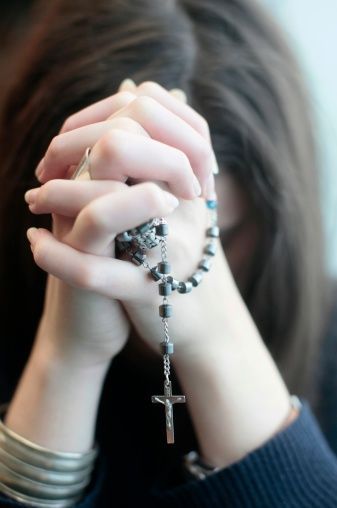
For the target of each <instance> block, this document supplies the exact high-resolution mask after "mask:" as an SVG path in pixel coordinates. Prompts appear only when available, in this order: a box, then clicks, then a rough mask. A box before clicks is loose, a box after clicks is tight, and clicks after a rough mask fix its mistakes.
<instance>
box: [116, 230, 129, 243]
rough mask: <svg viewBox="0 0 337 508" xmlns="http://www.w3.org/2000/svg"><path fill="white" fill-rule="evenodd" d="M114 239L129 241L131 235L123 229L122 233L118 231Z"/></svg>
mask: <svg viewBox="0 0 337 508" xmlns="http://www.w3.org/2000/svg"><path fill="white" fill-rule="evenodd" d="M116 240H117V241H118V242H131V240H132V236H131V235H129V233H128V232H127V231H124V233H120V234H119V235H117V236H116Z"/></svg>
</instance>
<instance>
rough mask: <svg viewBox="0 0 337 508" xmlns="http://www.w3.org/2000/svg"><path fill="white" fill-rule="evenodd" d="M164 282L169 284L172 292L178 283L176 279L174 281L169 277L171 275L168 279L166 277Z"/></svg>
mask: <svg viewBox="0 0 337 508" xmlns="http://www.w3.org/2000/svg"><path fill="white" fill-rule="evenodd" d="M166 280H167V282H169V283H170V284H171V286H172V291H174V290H175V289H177V287H178V286H179V281H178V280H177V279H174V278H173V277H171V275H169V276H168V277H166Z"/></svg>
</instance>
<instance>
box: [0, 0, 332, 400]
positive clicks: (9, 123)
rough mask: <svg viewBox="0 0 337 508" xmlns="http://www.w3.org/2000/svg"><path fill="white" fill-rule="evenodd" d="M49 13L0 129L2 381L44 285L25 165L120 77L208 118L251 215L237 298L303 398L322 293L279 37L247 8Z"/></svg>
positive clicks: (88, 5)
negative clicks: (254, 220)
mask: <svg viewBox="0 0 337 508" xmlns="http://www.w3.org/2000/svg"><path fill="white" fill-rule="evenodd" d="M51 4H52V8H51V9H48V12H47V13H46V15H45V17H44V19H43V22H42V24H41V26H39V27H38V28H37V29H36V30H34V31H33V33H32V35H31V37H30V39H29V40H28V41H27V44H26V46H27V49H26V50H22V55H21V58H20V61H19V65H18V72H17V80H16V83H15V86H13V87H12V89H11V92H10V94H9V96H8V101H7V107H6V111H5V114H4V117H3V122H2V125H1V132H0V135H1V152H0V167H1V190H0V192H1V197H0V202H1V204H0V206H1V208H0V233H1V252H0V269H1V280H2V287H1V300H2V301H1V310H2V312H3V317H2V329H3V333H4V338H5V347H6V355H5V356H6V365H5V366H4V368H5V369H7V371H8V379H9V380H10V384H11V383H13V384H14V383H15V381H16V380H17V377H18V374H19V372H20V370H21V369H22V367H23V365H24V363H25V362H26V360H27V355H28V354H29V350H30V347H31V343H32V340H33V337H34V334H35V329H36V326H37V323H38V320H39V317H40V314H41V310H42V304H43V297H44V286H45V280H46V274H45V273H43V272H42V271H41V270H40V269H39V268H37V267H36V266H35V264H34V261H33V259H32V256H31V252H30V249H29V246H28V242H27V240H26V237H25V230H26V229H27V228H28V227H29V226H32V225H36V226H43V227H48V228H50V216H42V217H41V216H38V217H36V216H35V217H33V216H32V215H31V214H30V213H29V211H28V210H27V207H26V205H25V203H24V200H23V193H24V190H25V189H26V188H29V187H32V186H35V185H36V180H35V179H34V168H35V166H36V164H37V163H38V161H39V160H40V158H41V157H42V155H43V153H44V151H45V150H46V148H47V146H48V144H49V142H50V141H51V139H52V137H53V136H55V135H56V134H57V132H58V130H59V128H60V127H61V125H62V123H63V122H64V120H65V119H66V118H67V117H68V116H69V115H70V114H71V113H73V112H75V111H77V110H79V109H80V108H82V107H84V106H86V105H88V104H90V103H92V102H94V101H97V100H99V99H101V98H103V97H106V96H108V95H111V94H112V93H115V92H116V90H117V87H118V85H119V84H120V82H121V81H122V80H123V79H124V78H125V77H129V78H133V79H134V80H135V82H136V83H140V82H142V81H144V80H153V81H157V82H159V83H160V84H162V85H163V86H164V87H166V88H167V89H170V88H173V87H179V88H182V89H184V90H185V91H186V93H187V95H188V100H189V103H190V104H191V105H192V106H193V107H194V108H195V109H196V110H197V111H199V112H200V113H201V114H202V115H203V116H204V117H205V118H206V119H207V120H208V122H209V125H210V129H211V134H212V140H213V144H214V147H215V151H216V154H217V158H218V161H219V164H220V167H221V171H226V172H229V173H230V174H231V175H233V177H234V178H235V179H236V180H237V181H238V182H239V183H240V185H241V186H243V188H244V189H245V190H246V192H247V193H248V194H249V196H250V198H251V200H252V203H253V207H254V212H256V213H257V215H258V217H259V218H260V239H259V244H258V246H257V251H256V255H255V257H254V262H253V263H252V268H251V273H250V277H249V280H248V281H247V284H246V286H245V288H243V289H242V295H243V298H244V299H245V302H246V304H247V306H248V308H249V309H250V311H251V313H252V315H253V317H254V320H255V322H256V324H257V326H258V328H259V330H260V333H261V335H262V337H263V339H264V341H265V343H266V345H267V346H268V348H269V349H270V351H271V353H272V355H273V357H274V359H275V361H276V362H277V364H278V366H279V368H280V370H281V373H282V375H283V377H284V379H285V381H286V382H287V384H288V387H289V389H290V390H292V391H294V392H296V393H297V394H301V393H305V390H306V389H308V384H307V381H308V379H309V378H310V375H311V374H312V372H313V371H312V367H313V364H314V362H315V360H317V356H316V355H317V351H318V344H319V339H320V338H321V337H322V333H323V327H324V324H325V320H326V311H327V300H326V294H327V293H326V291H327V288H328V286H327V283H326V280H325V276H324V269H323V249H322V245H323V241H322V233H321V218H320V212H319V206H318V184H317V172H316V166H315V153H314V148H313V147H314V143H313V136H312V131H311V127H310V118H309V117H308V104H307V102H306V100H305V96H304V92H303V89H302V85H301V79H300V73H299V71H298V68H297V66H296V64H295V63H294V60H293V58H292V56H291V54H290V53H289V51H288V50H287V47H286V44H285V43H284V41H283V39H282V37H281V36H280V32H279V29H278V28H277V27H276V26H275V24H274V23H273V22H272V20H271V19H269V17H268V16H267V15H266V13H265V12H264V11H263V10H262V9H261V8H260V7H259V6H258V5H257V4H255V2H254V1H252V0H207V1H205V0H181V1H178V0H177V1H175V0H156V1H154V0H74V1H71V2H68V1H67V0H59V1H54V2H51ZM41 5H43V3H42V4H41ZM224 304H225V302H224ZM309 395H310V394H309Z"/></svg>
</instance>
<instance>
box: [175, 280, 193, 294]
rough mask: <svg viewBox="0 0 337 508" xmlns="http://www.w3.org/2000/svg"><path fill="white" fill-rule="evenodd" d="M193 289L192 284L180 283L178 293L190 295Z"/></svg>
mask: <svg viewBox="0 0 337 508" xmlns="http://www.w3.org/2000/svg"><path fill="white" fill-rule="evenodd" d="M192 287H193V286H192V282H179V286H178V293H190V292H191V291H192Z"/></svg>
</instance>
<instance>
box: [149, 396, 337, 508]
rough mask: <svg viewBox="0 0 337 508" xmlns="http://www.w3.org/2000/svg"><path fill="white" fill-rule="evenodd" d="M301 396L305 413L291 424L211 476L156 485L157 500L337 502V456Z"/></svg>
mask: <svg viewBox="0 0 337 508" xmlns="http://www.w3.org/2000/svg"><path fill="white" fill-rule="evenodd" d="M301 400H302V403H303V408H302V410H301V414H300V416H299V417H298V418H297V419H296V420H295V421H294V422H293V423H292V424H291V425H290V426H289V427H288V428H287V429H285V430H284V431H282V432H280V433H278V434H277V435H276V436H275V437H274V438H273V439H271V440H270V441H268V442H267V443H266V444H265V445H263V446H261V447H260V448H258V449H257V450H255V451H254V452H252V453H250V454H249V455H247V456H246V457H245V458H244V459H242V460H240V461H239V462H237V463H235V464H233V465H231V466H229V467H227V468H225V469H222V470H221V471H218V472H217V473H215V474H214V475H212V476H209V477H207V478H206V479H205V480H198V481H193V480H192V481H189V482H187V483H186V484H185V485H182V486H179V487H177V488H174V489H171V490H167V491H161V492H160V491H157V492H155V490H154V493H156V494H157V497H158V503H157V506H160V507H175V508H209V507H212V508H224V507H230V508H271V507H278V508H279V507H284V508H299V507H306V508H309V507H310V508H323V507H325V508H330V507H331V508H336V506H337V459H336V456H335V454H334V453H333V452H332V451H331V449H330V448H329V446H328V444H327V442H326V440H325V438H324V436H323V434H322V432H321V430H320V428H319V426H318V424H317V421H316V419H315V417H314V415H313V414H312V411H311V409H310V407H309V405H308V403H307V402H306V401H305V400H303V399H301ZM336 431H337V429H336Z"/></svg>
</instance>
